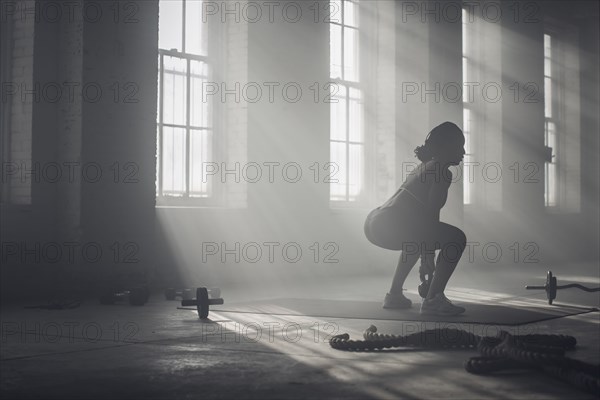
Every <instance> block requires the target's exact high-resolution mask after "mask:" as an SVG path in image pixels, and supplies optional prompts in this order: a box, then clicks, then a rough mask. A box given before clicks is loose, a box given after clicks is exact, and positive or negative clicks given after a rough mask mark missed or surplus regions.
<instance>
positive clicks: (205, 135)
mask: <svg viewBox="0 0 600 400" xmlns="http://www.w3.org/2000/svg"><path fill="white" fill-rule="evenodd" d="M190 134H191V137H190V146H191V152H190V182H191V188H190V197H208V195H209V194H210V192H211V186H212V185H211V183H212V180H211V179H209V178H210V177H207V176H206V166H207V163H209V162H212V161H213V160H212V157H211V156H212V154H211V149H212V132H211V131H207V130H191V131H190Z"/></svg>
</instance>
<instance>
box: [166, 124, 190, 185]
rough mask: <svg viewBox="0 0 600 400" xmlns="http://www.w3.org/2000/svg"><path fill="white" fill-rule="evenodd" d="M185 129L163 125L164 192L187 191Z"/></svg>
mask: <svg viewBox="0 0 600 400" xmlns="http://www.w3.org/2000/svg"><path fill="white" fill-rule="evenodd" d="M185 163H186V151H185V129H183V128H170V127H166V126H165V127H163V158H162V170H163V194H164V195H174V196H181V195H183V194H184V193H185Z"/></svg>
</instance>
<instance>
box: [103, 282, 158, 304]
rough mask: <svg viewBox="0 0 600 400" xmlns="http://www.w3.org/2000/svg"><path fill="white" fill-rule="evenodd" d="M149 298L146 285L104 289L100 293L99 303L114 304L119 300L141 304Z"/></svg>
mask: <svg viewBox="0 0 600 400" xmlns="http://www.w3.org/2000/svg"><path fill="white" fill-rule="evenodd" d="M149 298H150V291H149V290H148V287H146V286H141V287H134V288H131V289H130V290H123V291H117V292H115V291H111V290H106V291H104V292H102V294H101V295H100V304H105V305H109V304H115V303H116V302H119V301H129V304H131V305H132V306H143V305H144V304H146V302H148V299H149Z"/></svg>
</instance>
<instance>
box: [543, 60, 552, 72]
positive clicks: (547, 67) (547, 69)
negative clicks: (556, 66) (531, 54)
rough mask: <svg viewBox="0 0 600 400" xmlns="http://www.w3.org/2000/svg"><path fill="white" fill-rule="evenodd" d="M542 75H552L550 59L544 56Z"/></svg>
mask: <svg viewBox="0 0 600 400" xmlns="http://www.w3.org/2000/svg"><path fill="white" fill-rule="evenodd" d="M544 75H546V76H552V60H551V59H549V58H544Z"/></svg>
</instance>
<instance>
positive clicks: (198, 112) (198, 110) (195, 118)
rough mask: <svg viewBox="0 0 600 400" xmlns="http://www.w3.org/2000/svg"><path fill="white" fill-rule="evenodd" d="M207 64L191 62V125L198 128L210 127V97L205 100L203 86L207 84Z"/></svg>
mask: <svg viewBox="0 0 600 400" xmlns="http://www.w3.org/2000/svg"><path fill="white" fill-rule="evenodd" d="M207 68H208V66H207V64H206V63H205V62H202V61H191V62H190V69H191V72H190V79H191V85H190V124H191V125H192V126H196V127H208V126H209V124H210V122H209V99H210V98H209V97H208V96H206V97H207V98H206V99H203V98H202V97H203V93H204V91H203V90H202V85H203V83H204V84H206V82H207V75H208V74H207Z"/></svg>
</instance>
